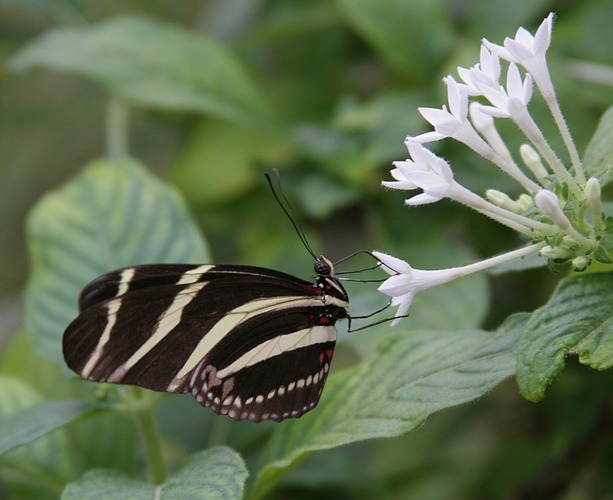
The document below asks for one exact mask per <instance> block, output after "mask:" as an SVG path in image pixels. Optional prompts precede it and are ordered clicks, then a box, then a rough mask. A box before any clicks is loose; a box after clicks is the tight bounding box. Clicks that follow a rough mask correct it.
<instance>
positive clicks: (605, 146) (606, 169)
mask: <svg viewBox="0 0 613 500" xmlns="http://www.w3.org/2000/svg"><path fill="white" fill-rule="evenodd" d="M583 168H584V169H585V172H586V176H587V177H588V178H589V177H596V178H597V179H598V180H599V181H600V185H601V186H602V187H604V186H606V185H607V184H609V183H610V182H611V180H613V106H612V107H610V108H609V109H608V110H607V111H606V112H605V114H604V115H602V118H601V119H600V123H599V124H598V128H597V129H596V132H595V133H594V135H593V137H592V140H591V141H590V143H589V144H588V146H587V150H586V152H585V156H584V158H583Z"/></svg>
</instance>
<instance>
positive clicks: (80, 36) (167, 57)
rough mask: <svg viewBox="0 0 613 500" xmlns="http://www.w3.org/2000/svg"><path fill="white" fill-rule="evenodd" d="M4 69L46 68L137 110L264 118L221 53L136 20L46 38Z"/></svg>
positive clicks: (164, 26)
mask: <svg viewBox="0 0 613 500" xmlns="http://www.w3.org/2000/svg"><path fill="white" fill-rule="evenodd" d="M10 65H11V67H12V68H13V69H14V70H16V71H23V70H26V69H30V68H32V67H35V66H46V67H48V68H51V69H56V70H63V71H71V72H75V73H78V74H80V75H83V76H85V77H88V78H91V79H93V80H95V81H97V82H98V83H100V84H102V85H103V86H104V87H105V88H106V90H107V91H108V92H109V93H110V94H112V95H116V96H119V97H122V98H124V99H126V100H127V101H130V102H133V103H135V104H139V105H143V106H153V107H159V108H165V109H170V110H188V111H191V110H195V111H201V112H205V113H212V114H215V115H219V116H226V117H234V118H241V119H245V118H249V117H250V118H251V119H256V118H257V117H259V115H261V114H262V112H263V108H262V101H261V98H259V97H258V96H257V92H256V90H255V88H254V87H253V85H251V84H250V83H249V81H248V79H247V76H246V74H245V73H244V72H243V70H242V69H241V68H240V67H239V66H238V65H237V64H236V62H235V61H234V60H233V59H232V58H231V57H230V55H229V54H227V53H226V51H225V50H224V49H223V48H222V47H220V46H218V45H216V44H215V43H214V42H212V41H209V40H206V39H205V38H203V37H201V36H196V35H193V34H190V33H187V32H185V31H184V30H182V29H179V28H176V27H174V26H172V25H169V24H167V23H163V22H161V21H158V20H155V19H150V18H145V17H142V16H134V17H121V18H118V19H114V20H111V21H108V22H104V23H100V24H99V25H97V26H94V27H91V26H89V27H85V28H61V29H57V30H51V31H50V32H48V33H46V34H45V35H43V36H42V37H41V38H40V39H38V40H35V41H33V42H32V43H31V44H30V45H28V46H27V47H25V48H24V49H23V50H22V51H21V52H20V53H19V54H18V55H17V56H15V57H14V58H12V59H11V63H10Z"/></svg>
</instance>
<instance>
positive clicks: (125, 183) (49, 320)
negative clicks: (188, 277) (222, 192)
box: [26, 160, 208, 364]
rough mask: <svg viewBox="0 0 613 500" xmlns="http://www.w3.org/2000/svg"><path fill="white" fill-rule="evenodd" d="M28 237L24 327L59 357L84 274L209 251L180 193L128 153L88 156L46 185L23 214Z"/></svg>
mask: <svg viewBox="0 0 613 500" xmlns="http://www.w3.org/2000/svg"><path fill="white" fill-rule="evenodd" d="M28 242H29V249H30V259H31V274H30V279H29V282H28V287H27V291H26V310H27V319H28V324H27V327H28V331H29V333H30V334H31V335H32V338H33V339H34V344H35V345H36V346H37V347H38V348H39V349H40V351H41V352H42V353H44V354H45V355H46V356H47V357H48V358H49V359H51V360H52V361H55V362H56V363H59V364H63V361H62V359H63V358H62V353H61V352H60V351H61V345H62V342H61V336H62V333H63V331H64V329H65V328H66V326H68V324H69V322H70V321H71V320H72V319H74V318H75V316H76V315H77V299H78V296H79V292H80V290H81V288H83V286H84V285H85V284H87V283H88V282H89V281H90V280H92V279H93V278H95V277H96V276H99V275H100V274H103V273H105V272H108V271H110V270H112V269H115V268H118V267H122V266H128V265H133V264H146V263H153V262H193V263H198V262H204V261H206V260H207V256H208V251H207V249H206V245H205V244H204V242H203V240H202V237H201V235H200V234H199V231H198V229H197V228H196V225H195V224H194V222H193V221H192V219H191V217H190V215H189V214H188V212H187V210H186V207H185V205H184V203H183V201H182V200H181V198H180V197H179V195H178V194H177V193H176V192H175V191H174V190H172V189H171V188H170V187H169V186H167V185H166V184H164V183H162V182H160V181H159V180H158V179H156V178H155V177H153V176H152V175H150V174H149V173H147V171H146V170H144V169H143V168H142V167H141V166H140V165H139V164H137V163H136V162H134V161H132V160H126V161H123V162H121V163H118V164H112V163H109V162H107V161H104V160H101V161H97V162H94V163H93V164H91V165H90V166H88V167H87V168H85V170H84V171H83V172H82V173H81V174H80V175H78V176H77V177H76V178H74V179H73V180H72V181H70V182H69V183H68V184H66V185H65V186H63V187H62V188H60V189H58V190H56V191H53V192H51V193H48V194H47V195H46V196H45V197H44V198H43V199H42V200H41V201H40V202H39V203H38V204H37V205H36V206H35V207H34V209H33V210H32V212H31V214H30V216H29V219H28Z"/></svg>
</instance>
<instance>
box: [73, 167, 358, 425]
mask: <svg viewBox="0 0 613 500" xmlns="http://www.w3.org/2000/svg"><path fill="white" fill-rule="evenodd" d="M269 182H270V179H269ZM271 186H272V184H271ZM273 193H274V194H275V197H276V198H277V200H279V198H278V197H277V195H276V193H275V191H274V189H273ZM280 203H281V202H280ZM281 206H282V208H283V210H284V211H285V212H286V214H287V215H288V216H289V217H290V220H291V221H292V223H293V224H294V226H295V227H296V223H295V222H294V220H293V217H292V215H293V212H291V208H290V212H288V210H287V209H286V208H285V207H284V206H283V204H281ZM296 228H297V230H298V234H299V236H300V238H301V239H302V241H303V242H304V243H305V245H306V247H307V249H308V250H309V252H310V253H311V254H313V253H312V250H311V249H310V247H309V246H308V243H307V242H306V239H305V238H304V234H303V233H302V230H301V229H300V228H299V227H296ZM314 267H315V272H316V274H317V278H316V280H315V282H308V281H304V280H302V279H300V278H297V277H294V276H292V275H289V274H286V273H283V272H280V271H275V270H272V269H264V268H259V267H252V266H241V265H187V264H150V265H140V266H134V267H126V268H123V269H118V270H116V271H112V272H110V273H108V274H104V275H102V276H100V277H99V278H97V279H95V280H94V281H92V282H91V283H90V284H88V285H87V286H86V287H85V288H84V289H83V291H82V292H81V295H80V299H79V307H80V310H81V313H80V315H79V316H78V317H77V318H76V319H75V320H74V321H73V322H72V323H71V324H70V325H69V326H68V328H67V329H66V331H65V333H64V337H63V351H64V359H65V361H66V363H67V364H68V366H69V367H70V368H71V369H72V370H73V371H74V372H76V373H77V374H79V375H80V376H81V377H83V378H85V379H88V380H92V381H96V382H111V383H116V384H131V385H137V386H141V387H146V388H148V389H153V390H156V391H165V392H172V393H191V394H192V395H193V396H194V397H195V398H196V400H197V401H198V403H200V404H201V405H203V406H206V407H209V408H211V409H212V410H213V411H214V412H216V413H218V414H224V415H229V416H230V417H232V418H234V419H236V420H245V419H247V420H251V421H254V422H260V421H262V420H276V421H281V420H284V419H286V418H296V417H300V416H301V415H303V414H304V413H306V412H308V411H310V410H312V409H313V408H314V407H315V406H316V405H317V403H318V402H319V398H320V396H321V392H322V390H323V386H324V383H325V381H326V378H327V376H328V371H329V369H330V362H331V360H332V355H333V353H334V347H335V342H336V328H335V323H336V321H337V320H339V319H343V318H349V314H348V312H347V307H348V305H349V298H348V297H347V293H346V292H345V290H344V288H343V286H342V285H341V283H340V282H339V280H338V279H337V278H335V277H334V267H333V264H332V263H331V262H330V261H329V260H328V259H326V258H325V257H323V256H320V257H318V258H316V259H315V266H314Z"/></svg>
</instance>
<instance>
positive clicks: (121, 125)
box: [106, 97, 130, 162]
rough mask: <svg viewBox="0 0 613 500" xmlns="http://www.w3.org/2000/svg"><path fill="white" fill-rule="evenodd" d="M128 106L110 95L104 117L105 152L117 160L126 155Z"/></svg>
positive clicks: (110, 158)
mask: <svg viewBox="0 0 613 500" xmlns="http://www.w3.org/2000/svg"><path fill="white" fill-rule="evenodd" d="M129 115H130V112H129V107H128V106H127V105H126V104H125V103H124V102H123V101H122V100H120V99H118V98H117V97H110V98H109V103H108V106H107V115H106V116H107V117H106V153H107V157H108V159H109V160H111V161H112V162H117V161H119V160H122V159H123V158H125V157H126V156H128V122H129Z"/></svg>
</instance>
